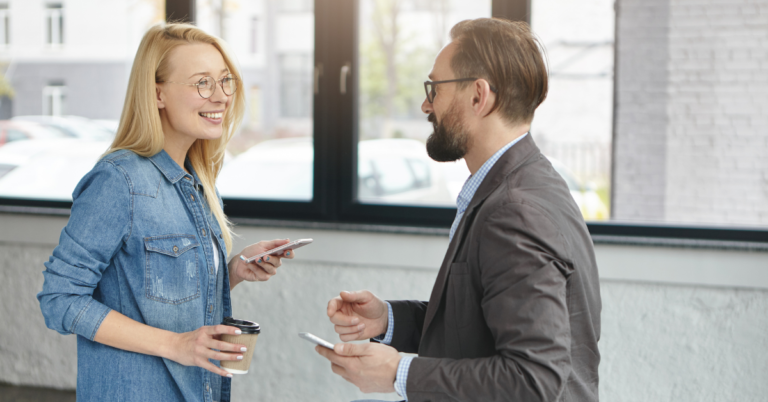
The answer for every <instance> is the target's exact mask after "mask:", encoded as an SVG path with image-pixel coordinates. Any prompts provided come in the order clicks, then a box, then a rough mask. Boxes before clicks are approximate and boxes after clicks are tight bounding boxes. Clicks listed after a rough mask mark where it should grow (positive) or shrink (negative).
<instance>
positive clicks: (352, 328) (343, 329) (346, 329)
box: [333, 324, 365, 335]
mask: <svg viewBox="0 0 768 402" xmlns="http://www.w3.org/2000/svg"><path fill="white" fill-rule="evenodd" d="M333 329H334V330H336V333H337V334H339V335H346V334H357V333H360V332H361V331H362V330H364V329H365V324H358V325H335V326H334V327H333Z"/></svg>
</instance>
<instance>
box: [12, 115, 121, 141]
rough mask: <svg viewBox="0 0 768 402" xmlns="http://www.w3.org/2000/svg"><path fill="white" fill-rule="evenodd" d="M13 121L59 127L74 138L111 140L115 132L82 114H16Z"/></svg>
mask: <svg viewBox="0 0 768 402" xmlns="http://www.w3.org/2000/svg"><path fill="white" fill-rule="evenodd" d="M11 120H12V121H29V122H34V123H38V124H42V125H45V126H47V127H51V128H55V129H58V130H59V131H61V132H63V133H65V134H66V135H67V136H69V137H72V138H82V139H85V140H91V141H111V140H112V139H113V138H114V136H115V132H114V131H110V130H109V129H108V128H106V127H105V126H104V124H102V123H96V122H94V121H92V120H90V119H86V118H85V117H80V116H15V117H13V118H12V119H11Z"/></svg>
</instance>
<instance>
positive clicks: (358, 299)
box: [339, 290, 371, 303]
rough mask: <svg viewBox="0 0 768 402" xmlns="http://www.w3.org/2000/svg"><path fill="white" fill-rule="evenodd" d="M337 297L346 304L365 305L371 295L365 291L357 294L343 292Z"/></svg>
mask: <svg viewBox="0 0 768 402" xmlns="http://www.w3.org/2000/svg"><path fill="white" fill-rule="evenodd" d="M339 295H340V296H341V299H342V300H344V301H345V302H347V303H365V302H367V301H369V300H370V299H371V297H370V295H371V293H370V292H367V291H365V290H361V291H358V292H347V291H343V292H341V293H340V294H339Z"/></svg>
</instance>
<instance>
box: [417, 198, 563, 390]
mask: <svg viewBox="0 0 768 402" xmlns="http://www.w3.org/2000/svg"><path fill="white" fill-rule="evenodd" d="M479 230H480V231H481V234H482V235H481V236H479V239H478V240H477V241H478V243H479V244H478V246H477V250H478V253H477V255H476V256H472V255H470V256H469V258H474V259H475V261H474V262H475V263H476V264H477V266H478V267H479V270H480V282H481V285H482V288H483V289H482V292H483V293H482V299H481V307H482V311H483V315H484V318H485V321H486V323H487V325H488V328H489V329H490V332H491V334H492V335H493V339H494V342H495V349H496V353H495V354H494V355H493V356H490V357H484V358H473V359H448V358H422V357H417V358H415V359H414V360H413V361H412V362H411V366H410V370H409V373H408V382H407V386H406V393H407V395H408V401H409V402H420V401H432V402H437V401H466V402H469V401H556V400H558V398H559V397H560V396H561V395H562V392H563V390H564V388H565V384H566V381H567V378H568V377H569V375H570V371H571V361H570V322H569V314H568V308H567V304H566V284H567V279H568V276H569V275H570V274H571V273H572V264H570V263H569V262H567V261H564V260H562V259H560V258H558V257H557V255H558V254H559V253H558V250H560V251H562V250H563V248H562V247H563V245H564V241H563V239H562V234H561V233H560V231H558V229H557V227H556V226H555V225H553V224H552V222H551V221H550V219H549V218H548V217H547V216H546V215H545V214H543V213H541V212H540V211H539V210H538V209H537V208H535V207H533V206H530V205H526V204H524V203H514V204H507V205H505V206H503V207H500V208H499V209H498V210H497V211H496V212H494V213H493V214H492V215H491V216H489V217H488V218H487V221H486V222H485V224H484V225H482V229H479ZM469 262H470V264H471V263H472V261H469Z"/></svg>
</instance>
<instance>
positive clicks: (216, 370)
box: [200, 361, 232, 378]
mask: <svg viewBox="0 0 768 402" xmlns="http://www.w3.org/2000/svg"><path fill="white" fill-rule="evenodd" d="M200 367H202V368H204V369H206V370H208V371H210V372H211V373H213V374H218V375H220V376H222V377H230V378H232V374H231V373H229V372H228V371H227V370H224V369H223V368H221V367H219V366H217V365H215V364H213V363H211V362H209V361H206V362H204V363H202V364H201V365H200Z"/></svg>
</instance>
